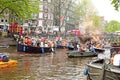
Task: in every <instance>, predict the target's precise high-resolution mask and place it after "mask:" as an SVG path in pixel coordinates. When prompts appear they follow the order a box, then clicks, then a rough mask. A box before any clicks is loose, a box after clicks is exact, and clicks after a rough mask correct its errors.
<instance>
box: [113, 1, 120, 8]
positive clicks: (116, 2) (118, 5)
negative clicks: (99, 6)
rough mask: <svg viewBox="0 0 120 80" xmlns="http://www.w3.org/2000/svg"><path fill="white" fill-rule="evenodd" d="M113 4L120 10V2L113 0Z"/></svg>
mask: <svg viewBox="0 0 120 80" xmlns="http://www.w3.org/2000/svg"><path fill="white" fill-rule="evenodd" d="M111 4H112V5H113V6H114V8H115V10H119V7H120V0H111Z"/></svg>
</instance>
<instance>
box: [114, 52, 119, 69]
mask: <svg viewBox="0 0 120 80" xmlns="http://www.w3.org/2000/svg"><path fill="white" fill-rule="evenodd" d="M113 65H114V66H118V67H120V54H115V56H114V59H113Z"/></svg>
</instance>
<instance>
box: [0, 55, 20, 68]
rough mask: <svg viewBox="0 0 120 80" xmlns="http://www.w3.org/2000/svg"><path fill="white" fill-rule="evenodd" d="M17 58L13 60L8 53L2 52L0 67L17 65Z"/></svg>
mask: <svg viewBox="0 0 120 80" xmlns="http://www.w3.org/2000/svg"><path fill="white" fill-rule="evenodd" d="M17 63H18V62H17V60H12V59H10V58H9V56H8V55H7V54H6V53H0V69H4V68H11V67H15V66H17Z"/></svg>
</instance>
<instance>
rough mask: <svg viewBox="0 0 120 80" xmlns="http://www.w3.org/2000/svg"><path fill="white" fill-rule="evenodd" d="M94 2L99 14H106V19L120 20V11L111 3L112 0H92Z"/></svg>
mask: <svg viewBox="0 0 120 80" xmlns="http://www.w3.org/2000/svg"><path fill="white" fill-rule="evenodd" d="M92 3H93V4H94V6H95V8H96V9H97V11H98V13H99V15H100V16H104V19H105V20H107V21H110V20H117V21H119V22H120V12H118V11H115V10H114V7H113V5H111V4H110V0H92Z"/></svg>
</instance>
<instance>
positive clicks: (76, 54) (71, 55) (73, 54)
mask: <svg viewBox="0 0 120 80" xmlns="http://www.w3.org/2000/svg"><path fill="white" fill-rule="evenodd" d="M97 55H98V54H97V53H92V52H89V51H88V52H77V51H72V52H67V56H68V57H69V58H79V57H95V56H97Z"/></svg>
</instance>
